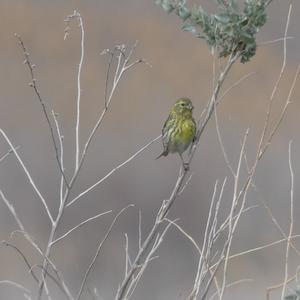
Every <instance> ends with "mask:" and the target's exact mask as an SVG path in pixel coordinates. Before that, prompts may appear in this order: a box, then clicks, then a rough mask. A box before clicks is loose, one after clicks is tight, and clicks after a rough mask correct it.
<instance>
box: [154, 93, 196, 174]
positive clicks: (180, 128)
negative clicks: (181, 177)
mask: <svg viewBox="0 0 300 300" xmlns="http://www.w3.org/2000/svg"><path fill="white" fill-rule="evenodd" d="M193 108H194V107H193V104H192V101H191V100H190V99H188V98H180V99H178V100H177V101H176V102H175V104H174V105H173V107H172V109H171V112H170V114H169V117H168V119H167V121H166V122H165V124H164V127H163V129H162V141H163V146H164V151H163V153H162V154H161V155H159V156H158V157H157V158H159V157H161V156H167V155H168V154H169V153H175V152H177V153H178V154H179V156H180V158H181V160H182V163H183V166H184V168H185V169H187V168H188V164H187V163H185V162H184V160H183V157H182V153H183V152H184V151H185V150H186V149H187V148H188V147H189V145H190V144H191V143H192V142H193V140H194V138H195V135H196V122H195V120H194V118H193V115H192V113H193Z"/></svg>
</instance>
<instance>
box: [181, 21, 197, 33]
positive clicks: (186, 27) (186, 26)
mask: <svg viewBox="0 0 300 300" xmlns="http://www.w3.org/2000/svg"><path fill="white" fill-rule="evenodd" d="M181 29H182V30H183V31H188V32H192V33H194V34H195V33H196V28H195V26H194V25H192V24H189V23H185V24H183V25H182V26H181Z"/></svg>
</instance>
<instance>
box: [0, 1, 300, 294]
mask: <svg viewBox="0 0 300 300" xmlns="http://www.w3.org/2000/svg"><path fill="white" fill-rule="evenodd" d="M207 2H210V1H206V2H205V1H201V3H202V4H203V5H204V6H205V7H208V8H209V9H213V5H211V3H209V4H208V3H207ZM198 3H199V2H198ZM289 3H293V5H294V6H293V11H292V15H291V24H290V29H289V35H290V36H293V37H294V39H293V40H289V41H288V52H287V55H288V61H287V72H286V74H285V76H284V78H283V82H282V85H281V88H280V92H279V93H278V96H277V97H276V102H275V103H276V104H275V108H276V109H275V114H274V116H275V117H276V116H277V114H276V112H278V109H279V108H280V107H281V105H282V104H283V103H284V99H285V98H286V96H287V93H288V89H289V87H290V84H291V81H292V78H293V75H294V73H295V70H296V67H297V64H298V63H299V62H300V37H299V28H300V22H299V14H300V3H299V0H295V1H287V0H277V1H276V0H275V1H274V2H273V3H272V5H271V6H270V8H269V10H268V11H269V16H270V17H269V21H268V24H267V25H266V26H265V27H264V28H263V30H262V32H261V33H260V34H259V35H258V41H259V42H263V41H267V40H272V39H276V38H279V37H282V36H283V33H284V27H285V22H286V17H287V13H288V5H289ZM74 9H76V10H78V11H79V12H80V13H81V15H82V17H83V19H84V27H85V33H86V40H85V45H86V47H85V60H84V67H83V73H82V90H83V91H82V106H81V113H82V123H81V124H82V130H81V133H80V134H81V142H83V141H85V139H86V138H87V134H88V132H89V130H90V128H91V126H92V125H93V124H94V123H93V122H94V121H95V120H96V118H97V115H98V113H99V112H100V110H101V109H102V107H103V90H104V83H105V72H106V66H107V58H106V57H103V56H100V52H101V51H102V50H103V49H105V48H109V47H113V46H114V45H115V44H116V43H125V44H128V45H132V44H133V43H134V42H135V41H136V40H139V46H138V48H137V53H136V57H137V58H139V57H143V58H145V59H147V61H148V62H150V63H151V64H152V66H153V67H152V68H149V67H147V66H145V65H139V66H138V67H137V68H136V69H135V70H133V71H131V72H130V73H128V75H127V76H126V78H124V80H123V81H122V82H121V83H120V85H119V87H118V90H117V92H116V94H115V97H114V99H113V102H112V106H111V109H110V112H109V113H108V115H107V116H106V118H105V121H104V123H103V125H102V127H101V129H100V130H99V131H98V133H97V135H96V138H95V141H94V142H93V143H92V146H91V148H90V152H89V156H88V159H87V160H86V163H85V165H84V167H83V170H82V173H81V176H80V178H79V180H78V182H77V185H76V188H75V191H74V195H76V194H77V192H79V191H80V190H82V189H83V188H85V187H88V186H89V185H90V184H93V183H94V182H96V180H97V179H99V178H101V177H102V176H104V175H105V174H106V173H107V172H108V171H110V170H111V169H112V168H113V167H114V166H116V165H117V164H118V163H119V162H122V161H123V160H125V159H127V158H128V157H129V156H130V155H131V154H132V153H134V152H135V151H136V150H137V149H139V147H141V146H142V145H143V144H145V143H146V142H148V141H149V140H151V139H152V138H154V137H155V136H157V135H158V134H159V133H160V130H161V126H162V123H163V122H164V120H165V118H166V116H167V114H168V110H169V108H170V106H171V105H172V103H173V102H174V100H175V99H176V98H178V97H180V96H182V95H184V96H188V97H190V98H191V99H192V100H193V102H194V106H195V115H196V116H199V114H200V112H201V110H202V109H203V107H204V106H205V103H206V102H207V100H208V99H209V97H210V94H211V90H212V56H211V55H210V53H209V51H208V49H207V47H206V45H205V44H204V42H203V41H201V40H198V39H195V38H193V37H192V36H191V35H190V34H189V33H185V32H182V31H181V30H180V25H181V22H180V21H179V20H178V19H177V18H176V17H175V16H173V15H167V14H166V13H165V12H164V11H162V10H161V9H160V8H159V7H157V6H156V5H155V4H154V1H145V0H143V1H142V0H136V1H134V0H128V1H124V0H102V1H100V0H98V1H96V0H88V1H49V0H48V1H46V0H40V1H34V0H30V1H29V0H0V37H1V45H0V105H1V109H0V126H1V128H3V129H4V130H5V131H6V132H7V134H8V135H9V137H10V138H11V140H12V141H13V143H14V144H15V145H19V146H20V150H19V151H20V154H21V156H22V158H23V159H24V162H25V163H26V165H27V167H28V169H29V170H30V172H31V174H32V176H33V178H34V179H35V181H36V183H37V184H38V186H39V187H40V189H41V191H42V192H43V195H45V197H46V198H47V201H48V203H49V205H50V207H51V210H52V212H56V210H57V207H58V192H57V191H58V184H59V172H58V168H57V164H56V161H55V156H54V151H53V147H52V145H51V141H50V138H49V132H48V128H47V125H46V122H45V120H44V118H43V115H42V111H41V107H40V105H39V103H38V100H37V98H36V97H35V95H34V94H33V91H32V89H31V88H30V87H29V86H28V82H29V80H30V78H29V74H28V71H27V69H26V67H25V66H24V65H23V64H22V61H23V56H22V53H21V50H20V48H19V46H18V44H17V42H16V39H15V37H14V33H19V34H20V35H21V36H22V37H23V39H24V41H25V43H26V45H27V47H28V48H29V49H30V55H31V56H32V59H33V61H34V62H35V64H36V65H37V68H36V72H37V77H38V84H39V87H40V91H41V94H42V95H43V97H44V99H45V100H46V102H47V104H48V106H49V107H51V108H53V109H54V110H55V111H56V112H58V113H59V120H60V124H61V127H62V130H63V134H64V136H65V147H66V149H65V153H66V157H65V159H66V165H67V168H68V172H69V173H68V174H70V172H71V170H70V167H71V165H73V163H74V124H75V99H76V72H77V66H78V61H79V54H80V48H79V30H78V28H77V27H76V26H74V24H73V26H72V29H71V35H70V36H69V38H68V39H67V40H66V41H63V35H64V28H65V24H64V21H63V20H64V18H65V17H66V16H67V15H68V14H71V13H72V12H73V10H74ZM281 63H282V43H277V44H274V45H269V46H264V47H261V48H259V49H258V53H257V56H256V57H255V58H254V59H253V60H252V61H251V63H249V64H247V65H241V64H238V65H236V66H235V67H234V69H233V71H232V73H231V75H230V77H229V78H228V81H227V83H226V86H229V85H230V84H231V83H233V82H235V81H236V80H237V79H238V78H240V77H241V76H243V75H244V74H247V73H248V72H252V71H255V72H256V74H255V75H254V76H252V77H251V78H250V79H248V80H247V81H246V82H244V83H242V84H241V85H240V86H239V87H238V88H237V89H235V90H234V91H232V92H231V93H230V94H229V95H228V96H227V97H226V100H225V101H224V103H223V104H222V105H221V107H220V108H219V110H218V113H219V121H220V125H221V132H222V135H223V138H224V141H225V146H226V149H227V151H228V153H229V157H230V159H231V161H232V162H233V163H234V164H235V163H236V160H237V154H238V150H239V147H240V142H241V138H242V136H243V134H244V132H245V130H246V129H247V128H248V127H250V136H249V142H248V144H247V151H248V152H247V153H248V154H249V157H250V158H253V154H254V151H255V147H256V145H257V142H258V134H259V132H260V131H259V130H260V128H261V126H262V124H263V120H264V115H265V110H266V107H267V101H268V98H269V96H270V93H271V90H272V87H273V85H274V83H275V80H276V78H277V76H278V72H279V70H280V67H281ZM299 95H300V89H299V83H298V84H297V86H296V89H295V94H294V97H293V101H294V103H293V104H292V105H291V107H290V109H289V112H288V116H287V118H286V119H285V120H284V122H283V124H282V127H281V129H280V131H279V132H278V134H277V135H276V138H275V139H274V142H273V145H272V147H271V148H270V151H269V152H268V153H267V155H266V156H265V158H264V159H263V160H262V162H261V164H260V167H259V168H258V173H257V175H256V178H255V181H256V183H257V186H258V188H259V192H254V191H252V192H251V193H250V194H249V197H248V204H249V205H252V204H257V203H260V202H259V198H261V199H265V200H266V201H267V202H268V203H269V205H270V207H271V208H272V210H273V211H274V214H275V216H276V218H277V219H278V221H279V222H280V224H281V225H282V226H283V228H284V229H285V230H286V232H287V230H288V224H289V222H288V216H289V205H288V204H289V187H290V177H289V171H288V160H287V158H288V142H289V140H291V139H292V140H293V151H292V152H293V165H294V169H295V216H296V220H295V233H299V231H300V230H299V225H300V224H299V221H298V216H299V212H300V211H299V209H300V208H299V203H298V202H299V201H298V200H299V179H300V161H299V158H298V157H299V147H300V145H299V126H300V122H299V112H300V106H299ZM7 150H8V146H7V145H6V143H5V142H4V140H3V139H2V140H1V142H0V153H5V152H6V151H7ZM160 151H161V145H160V143H156V144H154V145H153V146H152V147H151V148H149V149H148V150H147V151H146V152H145V153H143V154H142V156H140V157H139V158H138V159H136V160H134V161H133V162H131V163H130V164H129V165H128V166H126V167H125V168H123V169H121V170H119V171H118V172H117V173H116V174H114V175H113V176H112V177H111V178H110V179H109V180H108V181H107V182H105V183H104V184H103V185H102V186H100V187H98V188H96V189H95V190H94V191H92V192H90V193H89V194H88V195H87V196H86V197H85V198H83V199H81V200H80V201H79V202H78V203H76V204H75V205H74V206H73V207H71V208H69V209H67V211H66V214H65V217H64V221H63V223H62V225H61V227H60V230H59V234H62V233H64V232H66V230H68V229H69V228H71V227H72V226H75V225H76V224H78V223H79V222H80V221H82V220H84V219H85V218H87V217H89V216H91V215H94V214H96V213H98V212H102V211H105V210H109V209H114V210H115V211H117V210H119V209H120V208H122V207H124V206H126V205H127V204H129V203H134V204H135V205H136V208H133V209H131V210H130V211H128V213H127V214H126V215H124V216H123V217H122V219H121V220H120V221H119V222H118V225H117V227H116V228H115V230H114V231H113V234H112V236H111V237H110V238H109V239H108V241H107V242H106V244H105V247H104V249H103V254H102V255H101V257H100V258H99V259H98V260H97V263H96V265H95V267H94V269H93V271H92V273H91V275H90V278H89V281H88V286H89V287H90V288H93V287H97V288H98V290H99V293H100V295H101V296H102V297H103V299H112V297H113V295H114V293H115V291H116V289H117V286H118V283H119V282H120V280H121V277H122V276H123V272H124V251H123V249H124V233H125V232H127V233H128V235H129V239H130V253H131V254H132V255H133V254H134V253H135V251H136V249H137V244H136V242H137V224H138V210H139V209H141V210H142V215H143V228H142V229H143V234H144V236H145V234H146V232H148V230H149V229H150V226H151V224H152V222H153V216H154V214H155V212H156V211H157V209H158V207H159V206H160V204H161V201H162V200H163V199H165V198H166V197H168V196H169V194H170V192H171V189H172V187H173V185H174V183H175V179H176V176H177V171H178V167H179V160H178V157H177V156H170V157H168V158H165V159H161V160H159V161H155V160H154V158H155V156H157V155H158V153H159V152H160ZM191 169H192V172H194V177H193V178H192V180H191V182H190V184H189V186H188V187H187V189H186V191H185V193H184V194H183V196H182V197H180V199H178V201H177V203H176V205H175V206H174V209H173V211H172V213H171V215H172V217H179V218H180V224H181V225H182V226H183V227H184V228H185V230H186V231H187V232H189V233H190V234H191V235H192V236H194V237H195V239H196V240H197V241H198V242H199V243H200V245H201V238H202V235H203V231H204V224H205V221H206V216H207V213H208V208H209V203H210V199H211V195H212V191H213V186H214V184H215V180H217V179H218V180H220V181H222V180H223V179H224V177H225V176H228V179H229V180H228V186H227V189H226V193H225V198H224V203H225V206H226V203H228V202H229V201H230V198H229V196H230V193H231V184H232V180H231V179H230V173H229V172H228V170H227V169H226V165H225V162H224V159H223V156H222V153H221V150H220V146H219V144H218V142H217V135H216V130H215V125H214V121H213V120H212V121H211V122H210V124H209V126H208V128H207V130H206V133H205V134H204V135H203V138H202V141H201V143H200V147H199V151H198V152H197V154H196V157H195V160H194V162H193V165H192V167H191ZM0 188H1V189H2V190H3V192H4V193H5V194H6V196H7V197H8V199H9V200H10V201H11V202H12V203H13V204H14V205H15V208H16V210H17V212H18V213H19V215H20V218H21V219H22V221H23V222H24V225H25V226H26V228H27V230H28V231H29V232H30V233H31V234H32V235H34V236H35V237H36V239H37V240H38V241H39V242H40V244H41V245H42V246H44V245H45V243H46V240H47V238H48V233H49V222H48V221H47V219H46V214H45V213H44V211H43V207H42V206H41V203H40V202H39V200H38V199H37V197H36V196H35V194H34V192H33V190H32V187H31V186H30V185H29V184H28V181H27V179H26V177H25V174H24V172H23V170H22V169H21V168H20V166H19V165H18V163H17V162H16V159H15V158H14V157H13V156H10V157H9V158H7V159H6V160H5V161H4V162H2V163H1V166H0ZM110 220H111V216H105V217H103V218H102V219H100V220H97V221H94V222H93V223H91V224H89V225H87V226H85V227H84V228H81V229H80V230H78V231H76V232H74V233H73V234H72V235H70V236H69V238H67V239H66V240H65V241H64V242H62V243H60V244H58V245H57V246H56V247H55V249H54V253H53V259H54V260H55V261H56V262H57V264H58V265H59V266H61V269H62V271H63V273H64V275H65V278H66V281H67V283H68V284H69V285H70V287H71V288H72V290H74V291H75V290H76V291H77V289H78V286H79V283H80V281H81V279H82V276H83V272H84V271H85V269H86V268H87V266H88V264H89V261H90V259H91V257H92V255H93V254H94V252H95V249H96V245H97V242H98V240H99V239H101V238H102V237H103V235H104V232H105V230H106V229H107V227H108V225H109V222H110ZM15 229H16V224H15V222H14V220H13V218H12V217H11V215H10V214H9V213H8V210H7V208H6V207H5V206H4V204H3V203H0V240H3V239H8V238H9V234H10V232H11V231H13V230H15ZM279 238H281V236H280V234H279V232H278V231H277V230H276V229H275V228H274V226H273V225H272V223H271V221H270V219H269V218H268V216H267V214H266V212H265V210H264V209H263V208H262V207H260V208H258V209H256V210H255V211H251V212H250V213H248V214H246V215H245V216H244V217H243V218H242V221H241V224H240V228H239V230H238V232H237V236H236V240H235V242H234V245H233V252H237V251H242V250H246V249H248V248H252V247H255V246H258V245H262V244H265V243H268V242H271V241H274V240H276V239H279ZM13 242H14V243H15V244H17V245H18V246H19V247H20V248H22V249H23V250H24V252H25V253H26V255H27V256H28V258H29V259H30V261H31V263H33V264H34V263H39V260H38V259H37V258H38V257H37V256H36V253H34V251H32V249H31V248H30V246H28V244H27V243H26V242H24V240H23V239H22V238H21V236H17V235H16V236H15V237H14V239H13ZM284 249H285V245H282V247H280V246H279V247H274V248H270V249H268V250H265V251H262V252H258V253H257V254H255V255H254V254H251V255H248V256H244V257H242V258H240V259H236V260H234V261H232V263H231V264H230V268H229V272H230V273H229V277H228V279H229V282H230V281H233V280H237V279H241V278H253V279H254V281H253V282H252V283H246V284H241V285H240V286H238V287H234V288H233V289H231V290H229V291H228V293H227V294H226V297H225V299H264V297H265V287H267V286H269V285H272V284H275V283H278V282H280V281H281V280H282V279H283V276H284V255H285V253H284ZM158 254H159V256H160V258H159V260H157V261H154V262H153V263H152V264H151V265H150V266H149V268H148V269H147V271H146V273H145V275H144V277H143V280H142V281H141V283H140V285H139V286H138V288H137V291H136V293H135V295H134V297H133V299H143V300H155V299H165V300H169V299H172V300H173V299H182V297H184V296H185V295H186V294H187V292H188V291H189V289H190V287H191V286H192V283H193V279H194V275H195V271H196V262H197V255H196V251H194V248H193V246H192V245H191V244H190V243H189V242H188V241H187V240H186V239H185V238H183V237H182V236H181V235H180V234H179V233H178V232H177V231H176V230H174V229H172V230H170V232H169V234H168V236H167V238H166V240H165V242H164V244H163V246H162V247H161V249H160V250H159V253H158ZM291 262H292V263H291V271H292V272H294V270H295V268H296V266H297V264H299V262H300V259H299V257H295V256H294V253H292V255H291ZM3 279H10V280H14V281H17V282H20V283H22V284H24V285H25V286H27V287H29V288H32V287H34V282H33V280H32V278H31V277H30V275H29V274H28V272H27V270H26V267H25V266H24V264H23V262H22V261H21V259H20V257H18V256H17V255H16V253H14V252H12V251H11V250H9V249H6V248H0V280H3ZM55 297H56V298H55ZM276 297H277V299H278V297H279V296H278V294H277V295H276ZM21 298H22V295H21V294H20V293H19V292H14V291H13V290H12V288H11V287H7V286H3V285H0V299H21ZM54 299H61V295H60V294H59V293H58V294H55V293H54ZM83 299H88V295H87V294H85V295H84V297H83ZM274 299H275V298H274Z"/></svg>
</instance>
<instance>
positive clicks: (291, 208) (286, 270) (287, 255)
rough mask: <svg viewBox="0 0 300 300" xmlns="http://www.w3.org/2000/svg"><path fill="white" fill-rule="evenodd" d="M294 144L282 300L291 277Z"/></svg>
mask: <svg viewBox="0 0 300 300" xmlns="http://www.w3.org/2000/svg"><path fill="white" fill-rule="evenodd" d="M291 148H292V142H291V141H290V143H289V160H288V162H289V169H290V175H291V190H290V229H289V234H288V239H287V244H286V252H285V267H284V281H283V282H284V284H283V287H282V291H281V300H284V295H285V291H286V285H287V281H288V276H289V269H288V268H289V253H290V244H291V237H292V235H293V228H294V171H293V166H292V157H291V156H292V154H291V152H292V150H291Z"/></svg>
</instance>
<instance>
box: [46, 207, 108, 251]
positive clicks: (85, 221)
mask: <svg viewBox="0 0 300 300" xmlns="http://www.w3.org/2000/svg"><path fill="white" fill-rule="evenodd" d="M111 212H112V210H108V211H106V212H104V213H101V214H97V215H95V216H93V217H91V218H88V219H86V220H84V221H83V222H81V223H79V224H78V225H76V226H74V227H73V228H72V229H70V230H68V231H67V232H66V233H65V234H63V235H62V236H60V237H59V238H57V239H56V240H54V241H53V242H52V243H51V246H52V245H54V244H56V243H57V242H59V241H61V240H62V239H64V238H65V237H67V236H68V235H69V234H70V233H71V232H73V231H74V230H76V229H78V228H79V227H81V226H83V225H84V224H86V223H88V222H90V221H93V220H95V219H97V218H99V217H101V216H104V215H106V214H109V213H111Z"/></svg>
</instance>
